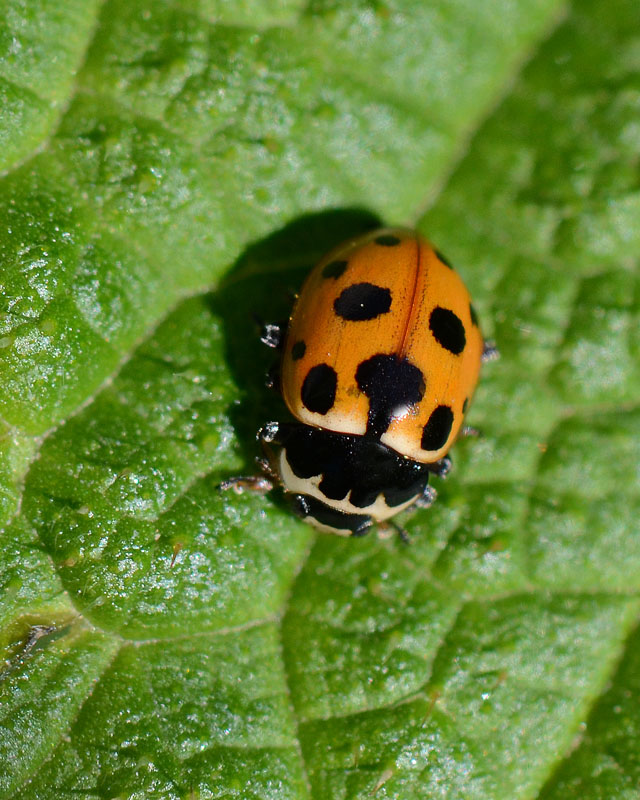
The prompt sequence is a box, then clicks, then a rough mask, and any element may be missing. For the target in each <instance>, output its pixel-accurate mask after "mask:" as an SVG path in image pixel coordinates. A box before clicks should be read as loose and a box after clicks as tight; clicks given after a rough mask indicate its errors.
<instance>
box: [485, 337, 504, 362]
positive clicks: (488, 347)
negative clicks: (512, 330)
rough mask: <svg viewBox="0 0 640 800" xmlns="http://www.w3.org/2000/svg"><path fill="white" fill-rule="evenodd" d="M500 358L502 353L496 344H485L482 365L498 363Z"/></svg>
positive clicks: (489, 342) (490, 342)
mask: <svg viewBox="0 0 640 800" xmlns="http://www.w3.org/2000/svg"><path fill="white" fill-rule="evenodd" d="M498 358H500V351H499V350H498V348H497V347H496V343H495V342H492V341H488V342H485V343H484V347H483V348H482V363H483V364H486V362H487V361H496V360H497V359H498Z"/></svg>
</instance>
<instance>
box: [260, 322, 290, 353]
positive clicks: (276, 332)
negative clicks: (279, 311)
mask: <svg viewBox="0 0 640 800" xmlns="http://www.w3.org/2000/svg"><path fill="white" fill-rule="evenodd" d="M286 330H287V323H286V322H275V323H274V322H267V323H265V324H264V325H263V326H262V335H261V336H260V341H261V342H262V344H266V345H267V347H271V348H273V349H274V350H282V347H283V345H284V334H285V331H286Z"/></svg>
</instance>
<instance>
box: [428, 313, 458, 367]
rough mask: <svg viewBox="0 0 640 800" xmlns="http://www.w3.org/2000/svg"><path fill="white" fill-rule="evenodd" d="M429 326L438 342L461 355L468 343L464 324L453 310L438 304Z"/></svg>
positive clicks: (446, 348)
mask: <svg viewBox="0 0 640 800" xmlns="http://www.w3.org/2000/svg"><path fill="white" fill-rule="evenodd" d="M429 328H430V329H431V333H433V335H434V337H435V340H436V341H437V342H438V344H440V345H442V347H444V348H445V350H448V351H449V352H450V353H453V354H454V355H456V356H457V355H460V353H461V352H462V351H463V350H464V346H465V344H466V343H467V338H466V336H465V333H464V325H463V324H462V321H461V320H460V317H458V316H457V315H456V314H454V313H453V311H449V309H448V308H441V307H440V306H436V307H435V308H434V309H433V311H432V312H431V316H430V317H429Z"/></svg>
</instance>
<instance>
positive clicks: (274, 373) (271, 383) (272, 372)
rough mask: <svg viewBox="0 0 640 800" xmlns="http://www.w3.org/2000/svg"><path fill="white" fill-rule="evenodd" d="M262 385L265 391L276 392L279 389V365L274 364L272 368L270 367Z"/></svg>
mask: <svg viewBox="0 0 640 800" xmlns="http://www.w3.org/2000/svg"><path fill="white" fill-rule="evenodd" d="M264 384H265V386H266V387H267V389H275V390H276V391H278V389H279V387H280V364H274V365H273V366H272V367H270V369H269V371H268V372H267V377H266V378H265V381H264Z"/></svg>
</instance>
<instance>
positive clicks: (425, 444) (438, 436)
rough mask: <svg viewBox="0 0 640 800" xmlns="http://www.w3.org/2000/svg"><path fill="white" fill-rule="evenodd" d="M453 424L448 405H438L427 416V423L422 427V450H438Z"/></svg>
mask: <svg viewBox="0 0 640 800" xmlns="http://www.w3.org/2000/svg"><path fill="white" fill-rule="evenodd" d="M452 425H453V411H452V410H451V409H450V408H449V406H438V407H437V408H436V409H435V410H434V411H433V412H432V414H431V416H430V417H429V420H428V422H427V424H426V425H425V426H424V428H423V429H422V441H421V443H420V446H421V447H422V449H423V450H439V449H440V448H441V447H443V446H444V445H445V444H446V442H447V439H448V438H449V434H450V433H451V426H452Z"/></svg>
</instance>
